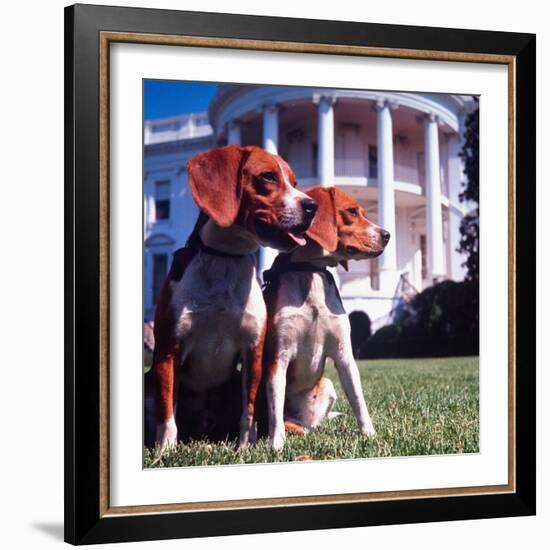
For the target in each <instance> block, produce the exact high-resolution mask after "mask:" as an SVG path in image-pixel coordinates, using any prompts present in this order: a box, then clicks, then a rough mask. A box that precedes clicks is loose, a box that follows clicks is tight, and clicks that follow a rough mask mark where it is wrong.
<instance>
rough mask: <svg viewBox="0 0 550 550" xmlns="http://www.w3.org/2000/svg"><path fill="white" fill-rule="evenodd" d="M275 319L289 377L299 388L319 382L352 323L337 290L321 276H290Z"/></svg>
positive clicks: (281, 289)
mask: <svg viewBox="0 0 550 550" xmlns="http://www.w3.org/2000/svg"><path fill="white" fill-rule="evenodd" d="M285 278H286V280H285V281H283V283H284V284H282V285H281V287H280V289H279V294H278V298H277V312H276V315H275V318H274V321H275V331H276V334H277V339H278V342H279V346H278V347H279V349H284V350H288V351H287V353H288V354H289V357H288V359H289V362H290V363H291V364H292V367H291V370H290V371H289V377H290V378H291V379H292V380H294V381H295V382H296V383H297V384H298V385H301V383H302V382H303V383H304V384H306V385H307V384H309V383H311V381H315V380H317V379H318V378H319V377H320V376H321V374H322V371H323V369H324V364H325V359H326V357H334V356H335V355H336V354H337V353H338V350H339V347H340V346H341V344H342V342H343V341H344V340H345V339H346V338H349V321H348V318H347V315H346V313H345V310H344V308H343V306H342V302H341V300H340V296H339V293H338V290H337V288H336V287H334V285H333V284H332V283H330V281H328V279H326V278H325V276H323V275H321V274H317V273H314V274H304V273H288V274H286V275H285Z"/></svg>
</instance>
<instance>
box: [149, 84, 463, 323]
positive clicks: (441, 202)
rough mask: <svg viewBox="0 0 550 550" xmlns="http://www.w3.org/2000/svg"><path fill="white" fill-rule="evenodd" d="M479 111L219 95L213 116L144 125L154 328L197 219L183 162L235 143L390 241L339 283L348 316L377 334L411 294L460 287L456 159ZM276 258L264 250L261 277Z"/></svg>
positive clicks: (445, 99)
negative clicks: (363, 317) (451, 283)
mask: <svg viewBox="0 0 550 550" xmlns="http://www.w3.org/2000/svg"><path fill="white" fill-rule="evenodd" d="M473 106H474V102H473V100H472V99H471V98H469V97H465V96H456V95H446V94H412V93H400V92H376V91H372V92H371V91H363V90H334V89H330V90H328V89H324V88H301V87H296V88H293V87H280V86H252V85H223V86H220V87H219V88H218V91H217V93H216V95H215V96H214V98H213V100H212V101H211V103H210V107H209V112H208V115H207V114H206V113H197V114H191V115H183V116H179V117H174V118H171V119H164V120H152V121H146V123H145V136H144V139H145V159H144V239H145V250H144V285H145V288H144V300H145V316H146V318H147V319H150V318H152V316H153V313H154V297H155V295H156V293H157V292H158V288H159V286H160V284H161V283H162V279H163V278H164V275H165V273H166V270H167V268H168V267H169V263H170V254H171V252H173V251H174V250H175V249H177V248H179V247H181V246H183V245H184V244H185V241H186V239H187V237H188V235H189V233H190V232H191V230H192V228H193V225H194V223H195V220H196V217H197V208H196V206H195V204H194V202H193V199H192V197H191V195H190V192H189V188H188V185H187V172H186V162H187V161H188V160H189V159H190V158H191V157H192V156H193V155H194V154H196V153H199V152H201V151H204V150H207V149H210V148H211V147H215V146H219V145H225V144H227V143H233V144H239V145H259V146H261V147H263V148H264V149H266V150H267V151H270V152H272V153H277V154H279V155H281V156H282V157H283V158H285V159H286V160H287V162H288V163H289V164H290V166H291V167H292V169H293V170H294V172H295V174H296V176H297V178H298V182H299V186H300V187H301V188H307V187H310V186H313V185H325V186H332V185H335V186H337V187H339V188H341V189H342V190H343V191H346V192H347V193H349V194H350V195H352V196H353V197H354V198H356V199H357V200H358V201H359V202H360V203H361V204H362V205H363V207H364V208H365V210H366V212H367V217H368V218H369V219H371V220H372V221H374V222H376V223H378V224H379V225H381V226H382V227H384V229H386V230H388V231H389V232H390V233H391V235H392V237H391V240H390V243H389V244H388V247H387V248H386V250H385V252H384V254H382V255H381V256H380V257H379V258H377V259H376V260H371V261H363V262H350V263H349V266H350V269H349V272H345V271H344V270H343V269H341V268H338V272H337V274H336V275H337V279H338V283H339V285H340V292H341V295H342V299H343V301H344V306H345V307H346V309H347V311H348V312H351V311H354V310H360V311H364V312H366V313H367V314H368V316H369V317H370V319H371V320H372V321H373V328H374V329H376V328H378V327H379V326H381V325H383V324H386V323H387V322H389V321H390V320H391V315H390V314H391V312H392V311H393V309H394V308H395V306H396V305H397V302H398V301H399V300H400V299H401V298H402V297H403V292H404V291H408V290H411V289H412V290H417V291H420V290H422V289H423V288H426V287H427V286H430V285H431V284H433V283H434V282H435V281H438V280H442V279H453V280H457V281H458V280H462V279H463V278H464V275H465V270H464V268H463V267H462V264H463V262H464V260H465V258H464V256H462V255H460V254H459V253H458V252H457V251H456V248H457V246H458V243H459V240H460V231H459V227H460V222H461V220H462V218H463V216H464V214H465V206H464V204H463V203H461V202H460V200H459V195H460V193H461V191H462V181H463V163H462V160H461V158H460V156H459V152H460V150H461V148H462V135H463V123H464V118H465V115H466V114H467V113H468V111H469V110H470V109H472V108H473ZM275 254H276V253H275V252H274V251H270V250H269V249H268V250H262V252H261V254H260V257H259V264H260V266H259V267H260V269H261V270H263V269H266V268H268V267H269V266H270V265H271V262H272V260H273V257H274V255H275ZM404 281H406V284H404Z"/></svg>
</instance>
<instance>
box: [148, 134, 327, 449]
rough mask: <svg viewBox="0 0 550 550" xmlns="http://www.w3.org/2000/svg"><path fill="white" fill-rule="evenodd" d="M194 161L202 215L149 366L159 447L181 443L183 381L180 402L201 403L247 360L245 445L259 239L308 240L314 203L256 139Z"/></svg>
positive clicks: (162, 297)
mask: <svg viewBox="0 0 550 550" xmlns="http://www.w3.org/2000/svg"><path fill="white" fill-rule="evenodd" d="M187 168H188V173H189V187H190V189H191V193H192V196H193V199H194V200H195V202H196V203H197V205H198V206H199V208H200V210H201V214H200V215H199V219H198V221H197V224H196V225H195V229H194V230H193V233H192V234H191V237H190V238H189V240H188V243H187V245H186V247H185V248H183V249H181V250H179V251H177V252H176V253H175V255H174V260H173V263H172V266H171V268H170V271H169V273H168V275H167V277H166V280H165V281H164V284H163V286H162V288H161V291H160V293H159V296H158V299H157V306H156V313H155V328H154V332H155V349H154V352H153V364H152V369H151V377H152V384H153V391H152V393H153V396H154V402H155V408H156V420H157V422H156V442H157V443H158V444H159V445H160V447H161V448H162V449H164V448H166V447H167V446H171V445H174V444H175V443H176V442H177V439H178V429H177V423H176V412H177V401H178V395H179V389H180V386H182V387H183V388H184V389H185V390H186V392H187V393H186V392H184V393H183V395H189V396H192V398H190V399H192V401H190V402H189V403H187V404H183V405H184V406H183V410H184V411H189V414H193V411H196V410H199V411H200V410H203V411H204V408H202V409H201V407H202V405H201V396H202V395H207V394H210V395H212V391H213V390H216V388H222V387H224V386H226V385H228V386H229V387H232V384H233V382H232V380H233V379H234V378H235V376H236V374H235V373H236V372H238V371H237V365H238V363H239V361H240V362H241V365H242V368H241V373H240V376H239V378H240V380H241V393H242V402H241V416H240V422H239V424H240V425H239V444H240V446H245V445H247V443H248V442H249V440H253V439H254V438H255V434H254V425H253V417H254V401H255V397H256V392H257V390H258V385H259V381H260V378H261V368H262V366H261V357H262V349H263V343H264V338H265V330H266V318H267V312H266V307H265V303H264V300H263V297H262V292H261V288H260V285H259V283H258V280H257V275H256V266H255V265H256V264H255V256H254V253H255V252H256V250H257V248H258V246H259V245H263V246H270V247H273V248H276V249H278V250H281V251H290V250H292V249H294V248H295V247H297V246H304V245H305V244H306V241H305V238H304V233H305V231H306V230H307V229H308V228H309V226H310V224H311V222H312V220H313V218H314V216H315V212H316V210H317V203H316V202H315V200H314V199H313V198H311V197H309V196H307V195H306V194H304V193H302V192H300V191H298V190H297V189H295V187H296V177H295V176H294V174H293V172H292V170H291V169H290V167H289V166H288V164H287V163H286V162H285V161H284V160H283V159H282V158H280V157H278V156H276V155H272V154H269V153H267V152H266V151H264V150H262V149H260V148H258V147H238V146H235V145H229V146H227V147H221V148H217V149H212V150H210V151H208V152H205V153H201V154H198V155H196V156H194V157H193V158H192V159H191V160H190V161H189V162H188V166H187ZM215 393H216V392H215V391H214V394H215ZM202 422H203V421H202V420H201V421H199V422H197V423H195V428H196V426H197V425H199V426H200V425H201V423H202ZM204 422H205V423H208V422H207V419H205V420H204Z"/></svg>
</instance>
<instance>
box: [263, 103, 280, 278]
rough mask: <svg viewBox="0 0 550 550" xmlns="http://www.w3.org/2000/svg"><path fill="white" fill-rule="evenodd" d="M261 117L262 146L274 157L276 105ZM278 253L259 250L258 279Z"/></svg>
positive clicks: (268, 249) (276, 124)
mask: <svg viewBox="0 0 550 550" xmlns="http://www.w3.org/2000/svg"><path fill="white" fill-rule="evenodd" d="M263 117H264V119H263V143H262V146H263V148H264V149H265V150H266V151H267V152H268V153H271V154H273V155H276V154H277V151H278V147H279V114H278V107H277V105H275V104H270V105H266V106H264V108H263ZM278 253H279V252H278V250H275V249H274V248H269V247H261V248H260V258H259V262H258V275H259V276H260V279H262V273H263V271H264V270H266V269H269V268H270V267H271V264H272V263H273V260H274V259H275V257H276V256H277V254H278Z"/></svg>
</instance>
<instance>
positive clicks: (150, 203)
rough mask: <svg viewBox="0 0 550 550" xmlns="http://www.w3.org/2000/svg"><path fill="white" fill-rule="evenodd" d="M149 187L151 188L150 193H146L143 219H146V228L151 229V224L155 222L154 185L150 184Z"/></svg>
mask: <svg viewBox="0 0 550 550" xmlns="http://www.w3.org/2000/svg"><path fill="white" fill-rule="evenodd" d="M149 189H151V190H152V191H151V193H149V195H147V207H146V212H145V219H146V220H147V225H148V228H149V229H151V226H152V225H153V224H154V223H155V219H156V208H155V196H154V193H155V188H154V186H152V185H151V186H150V187H149Z"/></svg>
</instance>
